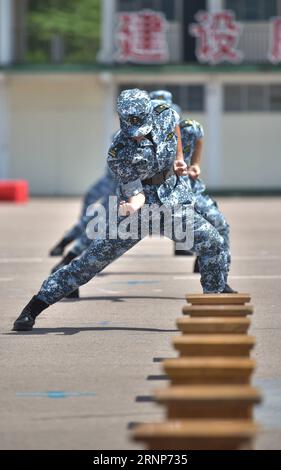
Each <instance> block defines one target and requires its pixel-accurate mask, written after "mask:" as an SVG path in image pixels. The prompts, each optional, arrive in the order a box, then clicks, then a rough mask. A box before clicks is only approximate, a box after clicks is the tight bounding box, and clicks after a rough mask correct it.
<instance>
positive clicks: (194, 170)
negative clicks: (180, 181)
mask: <svg viewBox="0 0 281 470" xmlns="http://www.w3.org/2000/svg"><path fill="white" fill-rule="evenodd" d="M187 173H188V176H190V177H191V178H192V179H194V180H196V179H197V178H199V176H200V174H201V168H200V166H199V165H190V166H189V167H188V169H187Z"/></svg>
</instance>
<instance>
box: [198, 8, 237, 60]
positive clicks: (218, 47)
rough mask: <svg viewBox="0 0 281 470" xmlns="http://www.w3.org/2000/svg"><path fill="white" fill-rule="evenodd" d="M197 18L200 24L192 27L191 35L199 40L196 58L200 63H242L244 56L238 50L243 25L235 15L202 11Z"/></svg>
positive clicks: (226, 12)
mask: <svg viewBox="0 0 281 470" xmlns="http://www.w3.org/2000/svg"><path fill="white" fill-rule="evenodd" d="M195 18H196V20H197V21H198V23H195V24H192V25H191V27H190V33H191V34H192V35H193V36H195V37H196V38H197V46H196V57H197V59H198V60H199V62H207V63H210V64H219V63H220V62H232V63H239V62H241V61H242V59H243V54H242V52H241V51H238V50H237V45H238V41H239V36H240V34H241V32H242V25H241V24H240V23H237V22H236V21H234V13H232V12H231V11H226V10H225V11H219V12H216V13H208V12H206V11H200V12H198V13H197V14H196V15H195Z"/></svg>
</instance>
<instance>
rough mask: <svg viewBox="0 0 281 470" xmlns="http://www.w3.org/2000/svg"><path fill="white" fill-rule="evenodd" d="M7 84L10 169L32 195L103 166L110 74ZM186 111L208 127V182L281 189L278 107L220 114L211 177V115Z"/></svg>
mask: <svg viewBox="0 0 281 470" xmlns="http://www.w3.org/2000/svg"><path fill="white" fill-rule="evenodd" d="M155 78H156V77H155ZM155 78H154V79H155ZM159 79H160V77H159ZM182 79H183V77H182ZM130 80H131V78H130ZM205 80H206V77H205ZM237 80H238V77H237ZM150 81H151V78H150ZM240 82H242V79H241V77H240ZM8 83H9V91H10V93H9V95H10V114H11V119H10V120H11V139H10V147H11V157H10V161H9V174H8V176H9V177H10V178H26V179H27V180H28V181H29V183H30V188H31V193H32V194H34V195H76V194H82V193H83V192H84V191H85V189H86V188H87V186H88V185H89V184H91V183H92V181H94V180H95V179H96V178H98V177H99V176H100V175H101V174H102V172H103V171H104V166H105V159H106V154H107V149H108V142H109V140H110V135H111V133H112V132H113V131H114V130H115V129H116V127H117V126H118V120H117V118H116V115H115V114H114V111H113V110H114V106H115V85H114V82H112V81H111V76H110V75H108V74H105V75H103V74H102V75H64V76H63V75H48V74H46V75H42V76H40V75H12V76H10V77H9V79H8ZM144 88H145V84H144ZM184 117H192V118H194V119H196V120H198V121H200V122H202V124H203V126H204V128H205V134H206V137H205V146H204V155H203V163H202V170H203V173H202V176H203V178H204V180H205V181H206V183H207V184H208V186H209V187H210V188H212V189H227V188H229V189H233V188H236V189H239V188H242V189H259V188H261V189H278V188H279V189H280V182H281V164H280V149H281V132H280V129H281V113H223V114H222V116H221V123H222V124H221V125H222V129H221V138H222V142H221V149H222V150H221V163H220V168H219V177H218V181H217V183H216V184H214V169H213V168H212V157H211V146H210V128H209V126H208V122H209V121H208V116H207V114H206V113H192V114H191V115H190V114H185V115H184ZM210 169H211V170H212V171H211V170H210Z"/></svg>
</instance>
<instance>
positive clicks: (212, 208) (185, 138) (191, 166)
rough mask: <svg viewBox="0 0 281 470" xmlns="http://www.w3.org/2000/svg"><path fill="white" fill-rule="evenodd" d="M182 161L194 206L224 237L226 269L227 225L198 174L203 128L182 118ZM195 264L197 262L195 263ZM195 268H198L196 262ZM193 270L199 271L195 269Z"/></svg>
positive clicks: (197, 123) (228, 255) (229, 259)
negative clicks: (186, 171) (187, 176)
mask: <svg viewBox="0 0 281 470" xmlns="http://www.w3.org/2000/svg"><path fill="white" fill-rule="evenodd" d="M180 129H181V138H182V146H183V154H184V161H185V163H186V164H187V166H188V171H189V179H190V183H191V187H192V191H193V193H194V196H195V201H196V202H195V207H196V209H197V210H198V211H199V212H200V214H202V215H203V217H204V218H205V219H206V220H208V222H210V224H212V225H213V226H214V227H215V228H216V229H217V231H218V232H219V234H220V235H221V236H222V237H223V239H224V246H225V250H226V251H227V259H228V271H229V267H230V262H231V256H230V244H229V225H228V223H227V221H226V220H225V217H224V215H223V214H222V212H221V211H220V210H219V208H218V205H217V203H216V202H215V201H214V200H213V199H212V198H211V197H210V196H209V195H208V194H207V193H206V186H205V184H204V182H203V181H202V179H200V178H199V175H200V160H201V153H202V139H203V137H204V130H203V127H202V125H201V124H200V123H199V122H196V121H194V120H186V119H185V120H183V121H181V123H180ZM196 264H197V263H196ZM197 268H199V266H198V264H197ZM195 271H199V269H196V265H195Z"/></svg>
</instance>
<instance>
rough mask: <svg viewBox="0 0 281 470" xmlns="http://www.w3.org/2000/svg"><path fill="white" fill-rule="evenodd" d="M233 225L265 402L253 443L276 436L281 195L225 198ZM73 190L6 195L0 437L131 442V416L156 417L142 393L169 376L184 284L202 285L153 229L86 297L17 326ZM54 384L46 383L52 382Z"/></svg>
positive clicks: (68, 219)
mask: <svg viewBox="0 0 281 470" xmlns="http://www.w3.org/2000/svg"><path fill="white" fill-rule="evenodd" d="M220 203H221V207H222V209H223V210H224V212H225V214H226V216H227V218H228V219H229V221H230V223H231V226H232V232H231V234H232V252H233V266H232V271H231V279H230V284H231V285H232V286H233V287H235V288H237V289H238V290H239V291H242V292H250V293H251V295H252V302H253V304H254V306H255V313H254V316H253V319H252V328H251V334H253V335H255V336H256V338H257V347H256V349H255V353H254V357H255V358H256V359H257V361H258V370H257V372H256V374H255V378H254V380H255V383H257V384H258V385H259V386H261V387H262V389H263V391H264V395H265V401H264V404H263V405H262V406H261V407H260V408H259V409H258V410H257V413H256V416H257V419H258V420H259V421H260V422H261V423H262V424H263V427H264V431H263V432H262V433H261V435H260V436H259V438H258V440H257V442H256V447H257V448H258V449H280V447H281V445H280V442H281V360H280V349H279V348H280V343H281V316H280V306H281V289H280V281H281V238H280V231H281V217H280V213H281V199H279V198H276V199H274V198H268V199H261V198H260V199H259V198H258V199H242V198H231V199H222V200H221V201H220ZM78 211H79V201H78V200H77V199H65V200H64V199H35V200H32V201H31V203H30V204H28V205H27V206H14V205H9V204H3V203H1V204H0V227H1V231H0V233H1V236H0V295H1V303H0V310H1V324H0V353H1V354H0V376H1V383H0V416H1V419H0V448H1V449H24V448H26V449H102V450H106V449H134V448H137V447H136V445H135V444H134V443H132V442H130V440H129V431H128V425H129V423H132V422H140V421H141V422H143V421H150V422H151V421H155V420H156V421H157V420H161V419H162V417H163V415H162V410H161V408H160V407H157V405H154V404H152V403H145V402H137V401H136V397H137V396H143V395H150V394H152V392H153V389H154V388H155V387H159V386H161V384H163V385H164V382H160V381H152V380H147V377H148V376H149V375H157V374H160V373H161V365H160V364H159V363H158V362H154V361H153V358H156V357H173V356H175V355H176V354H175V352H174V351H173V350H172V348H171V344H170V339H171V337H172V336H174V335H175V334H177V332H176V331H175V319H176V318H177V317H179V316H180V315H181V308H182V306H183V304H184V302H185V301H184V294H185V293H186V292H189V293H192V292H200V291H201V288H200V283H199V277H198V275H194V274H192V264H193V260H192V258H184V257H180V258H179V257H177V258H175V257H174V256H173V254H172V251H173V245H172V243H171V242H170V241H169V240H159V239H148V240H144V241H143V242H141V243H140V244H139V245H138V246H136V247H135V248H134V249H133V250H131V251H130V252H129V253H128V254H127V255H125V256H124V257H122V258H121V259H119V260H118V261H116V262H115V263H114V264H113V265H112V266H110V267H109V268H107V269H106V270H105V271H104V273H102V274H101V275H100V276H98V277H97V278H96V280H95V281H92V282H90V283H89V284H88V285H86V286H84V287H82V289H81V295H82V299H81V300H80V301H61V302H60V303H58V304H56V305H55V306H53V307H52V308H50V309H49V310H46V311H45V312H44V313H43V314H42V315H41V316H40V319H38V321H37V324H36V329H34V331H32V332H30V333H23V334H16V333H12V332H11V331H10V329H11V326H12V323H13V321H14V319H15V318H16V317H17V316H18V315H19V313H20V311H21V309H22V307H23V306H24V305H25V304H26V302H27V301H28V300H29V299H30V297H31V296H32V295H34V293H36V292H37V290H38V288H39V287H40V285H41V282H42V280H43V279H44V277H45V276H46V275H47V274H48V273H49V271H50V269H51V267H52V266H53V264H55V262H56V261H57V258H56V259H55V258H53V259H52V258H48V256H47V252H48V250H49V248H50V247H51V246H52V245H53V244H54V243H55V242H56V241H57V239H58V238H59V237H60V236H61V234H62V233H63V231H64V230H65V229H67V228H68V227H69V226H70V225H71V224H72V223H73V222H74V221H75V217H76V216H77V215H78ZM50 392H51V393H50Z"/></svg>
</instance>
